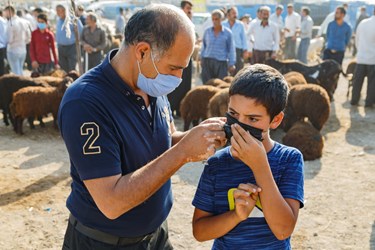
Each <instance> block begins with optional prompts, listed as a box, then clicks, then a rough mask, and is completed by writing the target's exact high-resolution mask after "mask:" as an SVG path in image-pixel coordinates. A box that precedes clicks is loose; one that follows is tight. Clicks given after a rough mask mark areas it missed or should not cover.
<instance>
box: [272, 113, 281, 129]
mask: <svg viewBox="0 0 375 250" xmlns="http://www.w3.org/2000/svg"><path fill="white" fill-rule="evenodd" d="M283 118H284V112H283V111H281V112H280V113H279V114H277V115H276V116H275V117H274V118H273V120H272V121H271V124H270V129H277V127H278V126H280V123H281V122H282V121H283Z"/></svg>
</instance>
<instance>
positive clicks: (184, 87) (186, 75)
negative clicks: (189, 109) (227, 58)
mask: <svg viewBox="0 0 375 250" xmlns="http://www.w3.org/2000/svg"><path fill="white" fill-rule="evenodd" d="M180 6H181V9H182V10H183V11H184V12H185V14H186V15H187V17H188V18H189V19H190V20H191V18H192V17H193V4H192V3H191V2H190V1H181V5H180ZM192 73H193V61H192V60H191V58H190V60H189V65H188V66H187V67H186V68H185V69H184V71H183V72H182V82H181V84H180V85H179V86H178V87H177V88H176V89H175V90H174V91H173V92H172V93H170V94H169V95H168V100H169V103H170V105H171V110H172V114H175V116H177V117H179V116H180V103H181V101H182V99H183V98H184V96H185V95H186V93H187V92H189V90H190V89H191V78H192Z"/></svg>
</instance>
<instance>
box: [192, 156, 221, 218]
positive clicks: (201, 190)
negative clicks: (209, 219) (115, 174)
mask: <svg viewBox="0 0 375 250" xmlns="http://www.w3.org/2000/svg"><path fill="white" fill-rule="evenodd" d="M213 169H215V167H214V166H213V165H212V162H211V163H210V160H209V161H208V162H207V164H206V166H205V167H204V170H203V173H202V176H201V178H200V180H199V184H198V187H197V191H196V192H195V196H194V199H193V202H192V204H193V206H194V207H196V208H198V209H200V210H203V211H206V212H208V213H214V211H215V209H214V208H215V203H214V200H215V197H214V195H215V189H214V186H215V173H214V172H213Z"/></svg>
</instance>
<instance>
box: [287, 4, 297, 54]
mask: <svg viewBox="0 0 375 250" xmlns="http://www.w3.org/2000/svg"><path fill="white" fill-rule="evenodd" d="M300 28H301V16H300V15H299V14H298V13H297V12H295V11H294V8H293V4H288V15H287V16H286V17H285V28H284V30H285V49H284V55H285V59H295V58H296V42H297V36H298V33H299V31H300Z"/></svg>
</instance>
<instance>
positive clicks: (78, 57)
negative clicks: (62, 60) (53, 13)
mask: <svg viewBox="0 0 375 250" xmlns="http://www.w3.org/2000/svg"><path fill="white" fill-rule="evenodd" d="M71 4H72V9H73V17H74V18H73V27H74V36H75V37H76V52H77V62H78V71H79V74H80V75H82V74H83V73H84V72H83V67H82V60H81V45H80V42H79V41H80V36H79V33H78V24H77V22H78V17H77V16H76V4H75V2H74V0H71Z"/></svg>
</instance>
